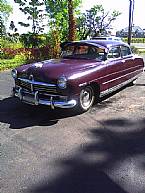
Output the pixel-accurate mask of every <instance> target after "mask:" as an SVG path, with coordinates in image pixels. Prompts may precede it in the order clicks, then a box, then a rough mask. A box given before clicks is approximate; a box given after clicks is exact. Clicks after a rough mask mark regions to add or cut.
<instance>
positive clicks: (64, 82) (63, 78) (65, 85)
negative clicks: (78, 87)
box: [57, 76, 67, 89]
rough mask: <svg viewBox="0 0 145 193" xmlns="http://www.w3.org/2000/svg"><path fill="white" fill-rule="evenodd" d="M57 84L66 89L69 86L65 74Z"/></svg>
mask: <svg viewBox="0 0 145 193" xmlns="http://www.w3.org/2000/svg"><path fill="white" fill-rule="evenodd" d="M57 85H58V87H59V88H60V89H65V88H66V87H67V79H66V77H65V76H61V77H60V78H59V79H58V81H57Z"/></svg>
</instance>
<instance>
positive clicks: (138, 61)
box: [12, 40, 144, 111]
mask: <svg viewBox="0 0 145 193" xmlns="http://www.w3.org/2000/svg"><path fill="white" fill-rule="evenodd" d="M143 68H144V62H143V59H142V58H141V57H139V56H137V55H134V54H132V52H131V49H130V47H129V45H127V44H125V43H123V42H122V41H108V40H83V41H78V42H68V43H63V44H62V54H61V58H60V59H52V60H46V61H42V62H38V63H33V64H28V65H22V66H20V67H18V68H16V69H14V70H12V76H13V78H14V80H15V87H14V88H13V93H14V96H16V97H18V98H19V99H20V100H21V101H22V102H25V103H28V104H32V105H39V104H42V105H48V106H51V108H55V107H60V108H73V107H77V109H79V110H81V111H87V110H88V109H89V108H90V107H91V106H92V104H93V103H94V101H95V99H98V97H102V96H104V95H106V94H108V93H110V92H112V91H115V90H117V89H119V88H120V87H122V86H124V85H126V84H128V83H131V82H133V81H134V80H135V79H137V78H138V76H139V75H140V73H141V72H143Z"/></svg>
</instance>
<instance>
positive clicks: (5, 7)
mask: <svg viewBox="0 0 145 193" xmlns="http://www.w3.org/2000/svg"><path fill="white" fill-rule="evenodd" d="M11 12H12V7H11V6H10V5H9V4H8V3H7V1H5V0H0V36H1V37H2V36H4V35H5V33H6V29H5V22H6V20H7V18H8V16H9V14H10V13H11Z"/></svg>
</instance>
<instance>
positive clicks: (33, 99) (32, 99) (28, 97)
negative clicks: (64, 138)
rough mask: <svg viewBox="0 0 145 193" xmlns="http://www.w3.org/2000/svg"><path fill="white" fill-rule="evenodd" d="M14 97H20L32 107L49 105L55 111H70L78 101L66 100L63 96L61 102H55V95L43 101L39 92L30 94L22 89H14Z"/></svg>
mask: <svg viewBox="0 0 145 193" xmlns="http://www.w3.org/2000/svg"><path fill="white" fill-rule="evenodd" d="M12 95H13V96H16V97H18V98H19V99H20V100H21V101H22V102H24V103H28V104H31V105H39V104H41V105H47V106H50V107H51V108H52V109H54V108H55V107H59V108H64V109H68V108H73V107H74V106H75V105H76V104H77V102H76V100H74V99H72V100H66V99H65V98H64V97H63V96H62V98H61V96H60V99H59V100H54V96H53V95H50V96H49V99H46V98H45V99H44V98H43V99H42V98H39V93H38V91H36V92H32V93H30V92H28V91H26V90H23V89H22V88H18V89H16V88H13V91H12Z"/></svg>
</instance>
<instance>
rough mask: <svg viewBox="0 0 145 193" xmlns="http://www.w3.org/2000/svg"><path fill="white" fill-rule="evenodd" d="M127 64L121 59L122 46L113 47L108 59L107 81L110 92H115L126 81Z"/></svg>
mask: <svg viewBox="0 0 145 193" xmlns="http://www.w3.org/2000/svg"><path fill="white" fill-rule="evenodd" d="M125 69H126V66H125V62H124V60H122V57H121V49H120V46H113V47H111V48H110V49H109V53H108V57H107V74H108V75H107V81H106V84H107V85H108V89H109V90H113V89H114V90H115V89H116V87H118V86H119V85H120V84H121V83H122V82H123V81H124V80H123V77H124V74H125Z"/></svg>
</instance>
